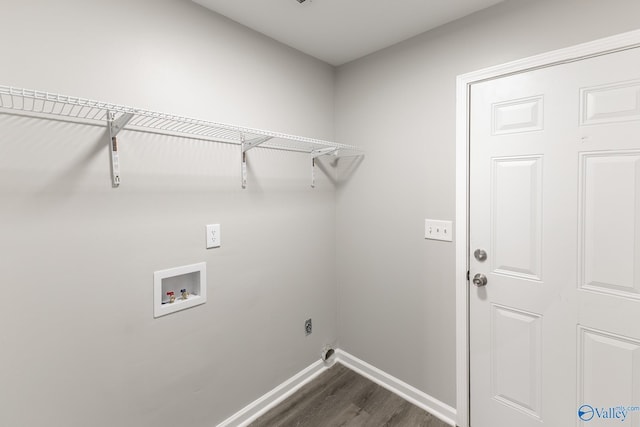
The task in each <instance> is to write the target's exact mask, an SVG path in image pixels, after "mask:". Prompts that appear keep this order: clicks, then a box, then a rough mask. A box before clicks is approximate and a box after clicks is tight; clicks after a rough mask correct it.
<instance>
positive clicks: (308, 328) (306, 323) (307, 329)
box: [304, 319, 313, 336]
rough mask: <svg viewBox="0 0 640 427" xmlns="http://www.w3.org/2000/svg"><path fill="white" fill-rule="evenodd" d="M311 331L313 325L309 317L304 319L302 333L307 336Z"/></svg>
mask: <svg viewBox="0 0 640 427" xmlns="http://www.w3.org/2000/svg"><path fill="white" fill-rule="evenodd" d="M311 332H313V325H312V324H311V319H307V320H305V321H304V334H305V335H307V336H308V335H311Z"/></svg>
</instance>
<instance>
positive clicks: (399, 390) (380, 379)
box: [336, 349, 457, 426]
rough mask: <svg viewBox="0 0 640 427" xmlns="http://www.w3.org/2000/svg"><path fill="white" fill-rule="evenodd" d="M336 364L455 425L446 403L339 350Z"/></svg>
mask: <svg viewBox="0 0 640 427" xmlns="http://www.w3.org/2000/svg"><path fill="white" fill-rule="evenodd" d="M336 362H338V363H340V364H342V365H344V366H346V367H347V368H349V369H351V370H354V371H356V372H357V373H359V374H360V375H362V376H363V377H365V378H368V379H370V380H371V381H373V382H374V383H376V384H378V385H380V386H382V387H384V388H386V389H387V390H389V391H390V392H392V393H394V394H397V395H398V396H400V397H402V398H403V399H405V400H407V401H409V402H411V403H413V404H414V405H416V406H417V407H419V408H422V409H424V410H425V411H427V412H429V413H430V414H432V415H433V416H435V417H438V418H439V419H440V420H442V421H443V422H445V423H447V424H449V425H451V426H455V425H456V421H455V420H456V416H457V415H456V410H455V409H454V408H452V407H451V406H449V405H447V404H446V403H443V402H441V401H439V400H438V399H436V398H434V397H431V396H429V395H428V394H426V393H424V392H422V391H420V390H418V389H417V388H415V387H413V386H411V385H409V384H407V383H405V382H404V381H401V380H399V379H398V378H395V377H393V376H391V375H389V374H387V373H386V372H383V371H381V370H380V369H378V368H376V367H375V366H371V365H370V364H368V363H367V362H365V361H362V360H360V359H358V358H357V357H355V356H352V355H351V354H349V353H347V352H346V351H343V350H339V349H338V350H336Z"/></svg>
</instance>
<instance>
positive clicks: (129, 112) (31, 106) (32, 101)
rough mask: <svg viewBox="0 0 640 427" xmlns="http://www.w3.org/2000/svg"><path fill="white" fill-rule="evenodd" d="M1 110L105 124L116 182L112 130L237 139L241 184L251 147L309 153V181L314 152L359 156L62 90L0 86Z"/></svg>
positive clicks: (321, 143)
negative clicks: (84, 96)
mask: <svg viewBox="0 0 640 427" xmlns="http://www.w3.org/2000/svg"><path fill="white" fill-rule="evenodd" d="M0 112H3V113H7V114H20V115H28V116H35V117H43V118H50V119H58V120H68V121H73V122H78V123H86V124H94V125H104V126H106V127H108V129H109V132H110V136H111V140H112V144H111V159H112V161H111V172H112V181H113V186H114V187H117V186H118V185H119V184H120V172H119V154H118V145H117V144H118V143H117V135H118V133H119V132H120V131H122V130H132V131H141V132H153V133H160V134H164V135H173V136H182V137H186V138H197V139H205V140H210V141H215V142H222V143H230V144H237V145H240V146H241V150H242V165H241V170H242V186H243V188H244V187H246V184H247V173H246V153H247V151H249V150H251V149H252V148H255V147H258V146H259V147H262V148H267V149H276V150H286V151H295V152H302V153H307V154H310V155H311V164H312V183H311V186H312V187H313V186H314V185H315V175H314V174H315V172H314V166H315V159H316V158H317V157H319V156H324V155H334V156H339V157H342V156H358V155H362V154H363V151H362V150H361V149H359V148H357V147H355V146H352V145H346V144H339V143H337V142H331V141H325V140H321V139H314V138H307V137H302V136H295V135H288V134H284V133H279V132H272V131H268V130H261V129H252V128H247V127H242V126H234V125H228V124H224V123H217V122H212V121H207V120H201V119H194V118H190V117H184V116H177V115H173V114H166V113H160V112H156V111H149V110H143V109H139V108H133V107H127V106H124V105H117V104H111V103H107V102H101V101H94V100H90V99H84V98H78V97H73V96H67V95H59V94H54V93H49V92H42V91H37V90H30V89H22V88H14V87H9V86H1V85H0Z"/></svg>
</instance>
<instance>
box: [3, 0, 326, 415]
mask: <svg viewBox="0 0 640 427" xmlns="http://www.w3.org/2000/svg"><path fill="white" fill-rule="evenodd" d="M1 6H2V7H1V8H0V9H1V10H2V25H0V39H2V46H3V47H2V54H1V58H0V64H1V65H0V84H2V85H12V86H16V87H26V88H34V89H41V90H49V91H52V92H58V93H63V94H69V95H76V96H81V97H86V98H93V99H99V100H103V101H110V102H114V103H121V104H128V105H132V106H135V107H140V108H148V109H154V110H159V111H164V112H168V113H175V114H180V115H187V116H194V117H198V118H204V119H209V120H215V121H222V122H229V123H233V124H239V125H248V126H253V127H260V128H266V129H272V130H276V131H282V132H287V133H293V134H301V135H305V136H311V137H316V138H325V139H331V138H332V136H333V81H334V80H333V79H334V70H333V68H331V67H330V66H328V65H326V64H324V63H321V62H319V61H317V60H314V59H311V58H310V57H307V56H305V55H303V54H301V53H299V52H296V51H294V50H292V49H289V48H286V47H284V46H282V45H280V44H277V43H275V42H273V41H272V40H270V39H267V38H265V37H262V36H260V35H257V34H256V33H253V32H251V31H249V30H247V29H246V28H244V27H241V26H239V25H236V24H234V23H231V22H230V21H228V20H226V19H224V18H221V17H220V16H218V15H215V14H213V13H211V12H209V11H207V10H206V9H203V8H201V7H200V6H198V5H196V4H194V3H192V2H190V1H187V0H135V1H131V0H111V1H95V0H92V1H87V0H58V1H55V2H52V1H48V0H29V1H24V0H3V1H2V5H1ZM0 129H2V136H1V137H0V152H1V153H2V154H1V155H0V200H2V207H1V208H0V271H1V272H2V273H1V275H2V276H1V277H2V278H1V280H0V295H1V298H2V303H1V306H2V308H1V309H0V325H2V328H1V329H2V330H1V332H0V348H1V350H0V402H2V403H1V404H0V407H1V410H0V425H2V426H24V427H35V426H47V427H57V426H60V427H74V426H93V427H101V426H104V427H113V426H132V427H133V426H135V427H142V426H154V427H175V426H214V425H216V424H217V423H218V422H220V421H222V420H223V419H225V418H226V417H228V416H229V415H231V414H233V413H235V412H236V411H238V410H239V409H241V408H242V407H244V406H245V405H246V404H248V403H250V402H251V401H253V400H254V399H256V398H258V397H260V396H261V395H263V394H264V393H266V392H267V391H269V390H271V389H272V388H273V387H275V386H276V385H278V384H280V383H281V382H282V381H284V380H286V379H288V378H289V377H291V376H292V375H293V374H295V373H297V372H298V371H300V370H301V369H303V368H305V367H307V366H308V365H310V364H311V363H313V362H314V361H316V360H318V359H319V355H320V350H321V348H322V345H323V344H325V343H328V342H333V341H335V340H336V335H337V332H336V318H337V316H336V302H335V301H336V289H335V284H336V277H335V253H334V248H335V192H334V187H333V184H332V183H331V182H330V180H329V179H327V178H326V177H324V175H323V174H322V173H318V180H319V181H318V185H317V188H316V189H315V190H312V189H311V188H310V187H309V180H310V176H309V175H310V170H309V167H310V162H309V159H308V158H307V157H306V156H304V155H301V154H297V153H285V152H274V151H266V150H261V149H259V148H258V149H255V150H252V151H251V152H250V153H249V167H250V173H249V188H248V189H247V190H244V191H243V190H241V188H240V177H239V171H240V165H239V161H240V152H239V147H237V146H230V145H219V144H218V145H217V144H214V143H210V142H204V141H196V140H186V139H180V138H170V137H164V136H159V135H152V134H143V133H134V132H124V133H122V134H121V135H120V140H121V143H120V148H121V154H120V155H121V167H122V173H121V177H122V185H121V186H120V188H118V189H112V188H111V185H110V176H109V166H108V165H109V156H108V152H107V139H106V138H105V136H106V135H105V129H104V128H101V127H92V126H81V125H77V124H69V123H63V122H59V121H47V120H35V119H29V118H24V117H19V116H13V115H5V114H0ZM327 169H328V170H330V169H331V168H330V167H329V166H327ZM207 223H220V224H221V225H222V248H220V249H216V250H209V251H207V250H205V249H204V243H205V235H204V226H205V224H207ZM200 261H206V262H207V267H208V296H209V301H208V302H207V304H205V305H203V306H199V307H197V308H193V309H190V310H186V311H182V312H179V313H177V314H172V315H169V316H166V317H162V318H160V319H155V320H154V318H153V305H152V301H153V299H152V289H153V272H154V271H155V270H160V269H165V268H169V267H174V266H179V265H185V264H190V263H195V262H200ZM308 317H312V318H313V321H314V332H313V334H312V335H311V336H310V337H308V338H307V337H305V336H304V330H303V327H304V320H305V319H306V318H308Z"/></svg>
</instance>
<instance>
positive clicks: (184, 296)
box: [180, 289, 189, 299]
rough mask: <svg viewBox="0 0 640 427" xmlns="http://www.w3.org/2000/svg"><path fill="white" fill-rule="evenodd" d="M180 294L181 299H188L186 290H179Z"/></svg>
mask: <svg viewBox="0 0 640 427" xmlns="http://www.w3.org/2000/svg"><path fill="white" fill-rule="evenodd" d="M180 293H182V299H187V298H189V292H187V290H186V289H180Z"/></svg>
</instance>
